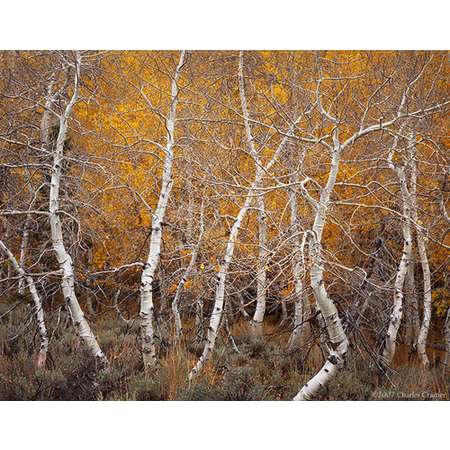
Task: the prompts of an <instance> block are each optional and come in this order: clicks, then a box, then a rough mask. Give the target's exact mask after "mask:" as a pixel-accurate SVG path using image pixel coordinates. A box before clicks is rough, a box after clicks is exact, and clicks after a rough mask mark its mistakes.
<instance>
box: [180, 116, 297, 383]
mask: <svg viewBox="0 0 450 450" xmlns="http://www.w3.org/2000/svg"><path fill="white" fill-rule="evenodd" d="M300 117H301V116H299V117H298V118H297V119H296V120H295V121H294V122H293V124H292V125H291V127H290V128H289V130H288V132H287V133H285V135H284V137H283V139H282V141H281V143H280V145H278V147H277V149H276V150H275V152H274V154H273V156H272V158H271V159H270V161H269V162H268V163H267V164H266V166H265V167H264V168H263V170H262V171H255V180H254V181H253V183H252V185H251V187H250V188H249V190H248V192H247V196H246V198H245V201H244V204H243V206H242V207H241V209H240V211H239V213H238V215H237V217H236V220H235V221H234V224H233V226H232V227H231V230H230V235H229V237H228V242H227V247H226V250H225V255H224V257H223V259H222V261H221V263H220V265H219V271H218V276H217V287H216V293H215V300H214V307H213V311H212V313H211V317H210V321H209V327H208V333H207V336H206V343H205V347H204V349H203V353H202V355H201V356H200V358H199V360H198V361H197V363H196V365H195V366H194V367H193V368H192V370H191V372H190V373H189V380H192V379H193V378H194V377H195V376H196V375H197V374H198V373H199V372H200V371H201V370H202V369H203V366H204V365H205V363H206V361H207V360H208V358H209V356H210V355H211V353H212V351H213V350H214V346H215V342H216V338H217V334H218V329H219V325H220V320H221V318H222V312H223V304H224V297H225V283H226V279H227V275H228V269H229V267H230V264H231V261H232V259H233V253H234V247H235V244H236V239H237V236H238V233H239V229H240V227H241V225H242V221H243V220H244V218H245V215H246V214H247V211H248V210H249V208H250V205H251V203H252V199H253V197H254V195H255V194H256V192H257V191H256V190H257V187H258V186H260V182H261V180H260V179H259V176H260V175H261V174H262V173H263V172H268V171H269V170H270V169H271V168H272V166H273V165H274V164H275V163H276V162H277V161H278V158H279V157H280V155H281V154H282V153H283V151H284V149H285V148H286V145H287V143H288V140H289V138H290V135H291V133H292V132H293V131H294V128H295V126H296V125H297V123H298V121H299V120H300Z"/></svg>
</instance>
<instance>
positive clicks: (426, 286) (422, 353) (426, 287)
mask: <svg viewBox="0 0 450 450" xmlns="http://www.w3.org/2000/svg"><path fill="white" fill-rule="evenodd" d="M415 157H416V148H415V145H414V143H413V142H411V145H410V167H411V210H412V218H413V220H414V225H415V228H416V240H417V249H418V252H419V259H420V264H421V266H422V275H423V320H422V324H421V326H420V331H419V336H418V338H417V353H418V355H419V358H420V361H421V363H422V365H423V366H424V367H428V366H429V364H430V362H429V360H428V356H427V351H426V347H427V337H428V331H429V329H430V321H431V273H430V265H429V263H428V256H427V248H426V244H425V236H424V234H423V228H422V227H421V226H420V225H419V214H418V206H417V167H416V160H415Z"/></svg>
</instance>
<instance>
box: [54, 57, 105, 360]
mask: <svg viewBox="0 0 450 450" xmlns="http://www.w3.org/2000/svg"><path fill="white" fill-rule="evenodd" d="M80 64H81V59H80V55H79V53H78V52H77V53H76V62H75V81H74V90H73V94H72V97H71V99H70V101H69V103H68V104H67V106H66V108H65V110H64V112H63V113H62V114H61V115H60V116H59V132H58V137H57V140H56V144H55V148H54V150H53V167H52V177H51V182H50V198H49V218H50V229H51V238H52V244H53V250H54V252H55V254H56V258H57V260H58V263H59V267H60V269H61V270H62V273H63V276H62V280H61V287H62V291H63V295H64V299H65V301H66V304H67V306H68V307H69V311H70V313H71V315H72V319H73V322H74V324H75V326H76V327H77V330H78V333H79V335H80V338H81V339H82V340H83V342H84V343H85V345H86V347H87V348H88V350H89V352H90V353H91V354H92V355H93V356H94V357H95V358H96V359H97V360H98V361H99V363H100V365H101V367H102V368H103V367H104V368H106V367H107V366H108V360H107V359H106V356H105V355H104V354H103V352H102V350H101V348H100V346H99V345H98V342H97V339H96V338H95V336H94V334H93V332H92V330H91V328H90V326H89V324H88V322H87V320H86V318H85V317H84V314H83V311H82V309H81V307H80V304H79V302H78V299H77V296H76V294H75V277H74V269H73V262H72V258H71V256H70V255H69V253H68V252H67V251H66V248H65V246H64V239H63V231H62V224H61V218H60V210H59V190H60V185H61V171H62V164H63V159H64V143H65V141H66V136H67V126H68V119H69V117H70V115H71V113H72V109H73V107H74V105H75V103H76V101H77V99H78V90H79V77H80Z"/></svg>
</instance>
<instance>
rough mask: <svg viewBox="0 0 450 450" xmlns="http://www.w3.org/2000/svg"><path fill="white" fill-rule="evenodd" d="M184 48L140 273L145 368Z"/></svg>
mask: <svg viewBox="0 0 450 450" xmlns="http://www.w3.org/2000/svg"><path fill="white" fill-rule="evenodd" d="M184 60H185V51H184V50H183V51H182V52H181V53H180V58H179V61H178V65H177V68H176V69H175V74H174V77H173V80H172V89H171V104H170V111H169V115H168V117H167V120H166V129H167V144H166V147H165V149H164V150H165V157H164V168H163V177H162V185H161V191H160V194H159V199H158V204H157V206H156V210H155V212H154V214H153V219H152V233H151V237H150V244H149V252H148V258H147V263H146V264H145V266H144V270H143V271H142V275H141V299H140V303H141V305H140V313H139V316H140V318H141V325H140V326H141V351H142V359H143V362H144V370H145V371H148V370H150V369H152V368H154V367H156V366H157V364H158V361H157V357H156V347H155V339H154V329H153V316H154V314H153V280H154V276H155V272H156V269H157V267H158V263H159V257H160V253H161V241H162V227H163V222H164V217H165V213H166V208H167V203H168V201H169V196H170V192H171V190H172V183H173V180H172V164H173V158H174V153H173V149H174V145H175V135H174V134H175V120H176V112H177V103H178V92H179V90H178V80H179V78H180V73H181V69H182V67H183V65H184Z"/></svg>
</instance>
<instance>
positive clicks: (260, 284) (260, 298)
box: [239, 51, 268, 336]
mask: <svg viewBox="0 0 450 450" xmlns="http://www.w3.org/2000/svg"><path fill="white" fill-rule="evenodd" d="M239 95H240V99H241V108H242V115H243V118H244V128H245V136H246V140H247V147H248V149H249V152H250V155H251V156H252V158H253V159H254V162H255V179H257V180H258V183H257V185H256V188H260V187H262V177H263V167H262V165H261V160H260V158H259V155H258V152H257V151H256V148H255V142H254V138H253V135H252V130H251V127H250V121H249V118H250V114H249V110H248V105H247V96H246V94H245V83H244V52H242V51H241V52H239ZM256 205H257V208H258V264H257V268H256V271H257V273H256V308H255V313H254V315H253V321H252V326H253V331H254V333H255V334H256V335H257V336H261V335H262V334H263V322H264V315H265V313H266V297H267V273H266V267H267V258H268V251H267V216H266V209H265V205H264V195H263V193H258V194H257V200H256Z"/></svg>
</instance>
